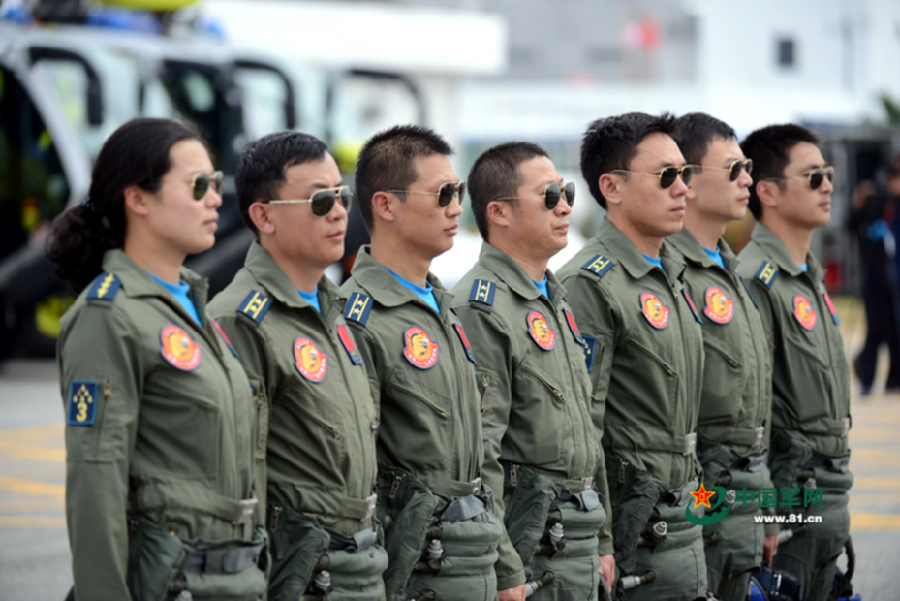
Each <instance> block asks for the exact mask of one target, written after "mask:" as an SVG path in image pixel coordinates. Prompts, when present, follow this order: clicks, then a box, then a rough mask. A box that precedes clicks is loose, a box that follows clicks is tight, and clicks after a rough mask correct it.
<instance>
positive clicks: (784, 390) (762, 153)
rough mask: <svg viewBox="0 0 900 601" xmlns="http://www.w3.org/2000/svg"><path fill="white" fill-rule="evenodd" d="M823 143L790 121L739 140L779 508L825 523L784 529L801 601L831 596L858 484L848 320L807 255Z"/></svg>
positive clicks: (823, 185)
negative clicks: (748, 176)
mask: <svg viewBox="0 0 900 601" xmlns="http://www.w3.org/2000/svg"><path fill="white" fill-rule="evenodd" d="M818 142H819V140H818V138H817V137H816V136H815V135H814V134H813V133H812V132H810V131H809V130H807V129H806V128H804V127H801V126H798V125H793V124H787V125H773V126H770V127H765V128H762V129H760V130H757V131H755V132H753V133H752V134H750V135H749V136H747V138H746V139H745V140H744V142H743V143H742V144H741V148H742V149H743V151H744V154H746V155H747V157H748V158H750V159H753V164H754V168H755V175H756V184H755V185H754V186H753V188H751V191H752V194H751V197H750V210H751V211H752V212H753V215H754V217H756V219H757V221H758V222H759V223H758V224H757V225H756V229H755V230H754V232H753V238H752V240H751V241H750V244H748V245H747V247H746V248H744V250H743V251H742V252H741V254H740V255H739V259H740V261H741V264H740V267H739V268H738V272H739V273H740V274H741V275H742V276H743V277H744V279H745V280H747V283H748V284H749V285H750V288H751V292H752V293H753V296H754V298H756V300H757V302H759V305H760V314H761V315H762V320H763V326H764V327H765V329H766V332H767V334H768V337H769V340H770V341H771V343H772V345H773V346H774V360H773V376H772V442H771V447H772V448H771V451H770V454H769V468H770V470H771V473H772V482H773V484H774V485H775V487H777V489H778V499H777V502H778V511H779V513H788V514H796V513H802V514H803V516H804V519H806V518H807V517H809V516H820V517H821V520H822V521H821V523H809V524H803V525H802V526H803V528H802V529H799V530H798V529H797V528H798V526H787V527H790V528H791V529H792V530H793V532H794V536H793V538H791V539H790V540H789V541H788V542H787V543H785V544H783V545H781V546H780V547H779V548H778V555H776V556H775V561H774V565H775V567H778V568H781V569H784V570H787V571H789V572H791V573H792V574H794V575H795V576H796V577H797V578H798V579H799V580H800V583H801V585H802V586H803V599H804V601H822V600H824V599H825V598H826V596H827V595H828V592H829V590H831V587H832V580H833V578H834V573H835V572H834V569H835V565H836V563H837V558H838V556H839V555H840V554H841V552H842V550H843V548H844V545H845V544H846V542H847V540H848V538H849V536H850V514H849V510H848V507H847V503H848V500H849V495H848V491H849V489H850V488H851V486H852V485H853V474H852V473H851V472H850V471H849V469H848V465H849V462H850V449H849V447H848V444H847V442H848V434H849V431H850V368H849V364H848V362H847V357H846V356H845V354H844V343H843V340H842V338H841V332H840V328H839V327H838V326H839V324H840V322H841V320H840V317H839V316H838V313H837V311H836V310H835V308H834V304H833V303H832V302H831V299H830V298H829V297H828V292H827V291H826V290H825V285H824V282H823V277H824V275H825V273H824V270H823V269H822V266H821V265H820V264H819V262H818V260H816V258H815V257H814V256H813V255H812V253H810V252H809V244H810V239H811V238H812V234H813V231H814V230H815V229H817V228H819V227H822V226H824V225H826V224H827V223H828V221H829V220H830V217H831V213H830V211H831V198H830V195H831V192H832V190H833V189H834V188H833V186H832V185H831V180H832V178H833V177H834V170H833V168H832V167H826V165H825V161H824V160H823V158H822V153H821V152H820V150H819V148H818V147H817V144H818ZM819 495H821V496H819ZM837 592H838V593H842V592H843V591H837Z"/></svg>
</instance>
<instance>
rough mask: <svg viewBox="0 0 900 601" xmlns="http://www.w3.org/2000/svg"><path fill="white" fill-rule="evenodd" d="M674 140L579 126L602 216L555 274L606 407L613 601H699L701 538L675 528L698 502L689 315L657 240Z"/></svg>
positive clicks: (632, 116)
mask: <svg viewBox="0 0 900 601" xmlns="http://www.w3.org/2000/svg"><path fill="white" fill-rule="evenodd" d="M676 131H677V127H676V124H675V120H674V118H672V117H671V116H668V115H663V116H661V117H654V116H651V115H647V114H644V113H628V114H625V115H620V116H615V117H609V118H606V119H600V120H598V121H595V122H594V123H592V124H591V125H590V126H589V128H588V131H587V133H586V134H585V137H584V140H583V142H582V149H581V155H582V159H581V169H582V175H583V176H584V178H585V180H586V181H587V182H588V187H589V188H590V190H591V193H592V195H593V196H594V198H595V199H596V200H597V201H598V202H599V203H600V204H601V206H604V208H605V209H606V217H605V219H604V221H603V223H602V224H601V225H600V229H599V231H598V232H597V235H596V236H595V237H594V238H592V239H590V240H589V241H588V242H587V244H585V246H584V248H582V249H581V250H580V251H579V252H578V253H577V254H576V255H575V256H574V257H573V258H572V259H571V260H570V261H569V262H568V263H567V264H566V265H565V266H564V267H563V268H562V269H561V270H559V278H560V280H561V281H562V283H563V285H564V286H565V287H566V289H568V290H569V295H568V298H569V302H570V303H571V305H572V308H573V309H574V311H575V315H577V316H578V323H579V327H580V328H581V334H582V336H583V337H584V339H585V343H586V348H587V352H588V353H589V356H590V359H589V365H590V370H589V371H590V377H591V382H592V384H593V394H594V396H595V397H597V398H598V399H603V400H605V402H606V416H605V420H604V430H603V449H604V452H605V454H606V474H607V479H608V481H609V493H610V499H611V505H612V511H613V516H612V520H613V522H612V524H613V528H612V530H613V542H614V544H615V550H616V552H615V559H616V565H617V566H618V568H619V571H620V574H621V575H623V576H628V578H620V580H619V586H618V587H617V594H618V596H619V597H621V598H625V599H653V600H655V601H658V600H663V601H667V600H672V601H676V600H677V601H683V600H692V599H695V598H696V597H699V596H702V595H705V594H706V566H705V562H704V555H703V541H702V537H701V529H700V527H699V526H697V525H695V524H692V523H690V522H689V521H688V520H687V511H689V510H690V507H693V506H694V505H695V504H696V503H697V502H698V499H696V497H695V496H694V495H693V494H692V493H694V492H695V491H697V488H698V485H699V481H698V475H699V464H698V462H697V457H696V437H697V433H696V428H697V417H698V412H699V408H700V389H701V384H702V375H703V346H702V340H701V332H700V315H699V313H698V311H697V309H696V307H695V305H694V303H693V300H692V299H691V298H690V295H689V294H688V293H687V290H686V288H685V287H684V283H683V282H684V279H683V278H684V271H685V265H684V264H683V263H681V262H680V261H679V260H678V259H677V256H676V255H677V253H675V255H673V254H672V253H671V252H670V250H669V248H668V246H667V244H666V243H665V241H664V239H665V237H666V236H669V235H671V234H674V233H677V232H679V231H680V230H681V226H682V220H683V217H684V195H685V193H686V192H687V186H686V182H685V181H684V180H685V179H687V180H689V179H690V177H689V173H690V171H689V168H686V170H682V167H683V166H684V158H683V157H682V155H681V152H680V151H679V150H678V146H677V145H676V144H675V142H674V140H673V139H672V137H671V136H672V135H674V134H675V133H676ZM663 522H665V524H663ZM638 579H639V580H638ZM635 582H641V583H642V584H640V585H639V586H637V587H632V585H633V584H635Z"/></svg>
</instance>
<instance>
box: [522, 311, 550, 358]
mask: <svg viewBox="0 0 900 601" xmlns="http://www.w3.org/2000/svg"><path fill="white" fill-rule="evenodd" d="M526 322H527V323H528V333H529V334H531V338H532V339H533V340H534V341H535V343H537V345H538V346H539V347H541V348H542V349H544V350H545V351H549V350H552V349H553V347H554V346H556V330H554V329H553V328H551V327H550V323H549V322H548V321H547V317H546V316H544V314H543V313H541V312H540V311H538V310H537V309H535V310H533V311H530V312H529V313H528V317H527V318H526Z"/></svg>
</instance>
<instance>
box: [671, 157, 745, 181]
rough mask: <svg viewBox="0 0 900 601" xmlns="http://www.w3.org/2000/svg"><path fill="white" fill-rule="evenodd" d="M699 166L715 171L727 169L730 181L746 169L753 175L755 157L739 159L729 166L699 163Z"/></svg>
mask: <svg viewBox="0 0 900 601" xmlns="http://www.w3.org/2000/svg"><path fill="white" fill-rule="evenodd" d="M698 167H700V168H701V169H714V170H715V171H727V172H728V181H730V182H733V181H735V180H736V179H737V178H739V177H740V176H741V171H746V172H747V175H753V159H738V160H736V161H734V162H733V163H731V165H729V166H728V167H709V166H707V165H698ZM685 183H686V182H685Z"/></svg>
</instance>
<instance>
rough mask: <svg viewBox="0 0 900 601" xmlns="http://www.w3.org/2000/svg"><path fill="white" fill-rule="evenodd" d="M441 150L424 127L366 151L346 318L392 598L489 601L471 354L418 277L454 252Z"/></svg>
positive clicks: (451, 194)
mask: <svg viewBox="0 0 900 601" xmlns="http://www.w3.org/2000/svg"><path fill="white" fill-rule="evenodd" d="M450 153H451V150H450V147H449V146H448V145H447V144H446V142H444V141H443V140H442V139H441V138H440V137H439V136H437V135H436V134H434V133H433V132H431V131H430V130H427V129H424V128H420V127H415V126H398V127H394V128H391V129H389V130H387V131H385V132H382V133H379V134H377V135H376V136H374V137H373V138H371V139H370V140H369V141H368V142H367V143H366V144H365V146H364V147H363V149H362V151H361V152H360V157H359V163H358V165H357V172H356V187H357V193H358V196H359V201H358V202H359V206H360V211H361V213H362V215H363V218H364V219H365V221H366V225H367V227H368V228H369V231H370V233H371V235H372V245H371V247H368V246H366V247H363V248H362V249H360V251H359V254H358V256H357V259H356V264H355V265H354V267H353V272H352V276H351V278H350V279H349V280H347V282H345V283H344V285H343V287H342V290H343V292H344V293H345V294H346V295H347V297H348V300H347V305H346V307H345V310H344V319H346V321H347V323H348V324H350V326H351V329H352V330H353V334H354V337H355V338H356V340H357V342H358V344H359V350H360V354H361V355H362V358H363V361H364V363H365V365H366V369H367V370H368V375H369V383H370V387H371V390H372V396H373V398H374V399H375V403H376V407H377V408H378V409H379V412H380V419H381V427H380V428H379V432H378V453H377V458H378V467H379V476H378V478H379V484H378V489H377V490H378V516H379V518H381V519H382V522H383V523H384V525H385V533H386V541H385V546H386V547H387V550H388V554H389V564H388V571H387V573H386V574H385V586H386V589H387V595H388V599H389V600H390V601H408V600H409V599H422V600H424V599H434V598H435V597H437V598H439V599H442V600H459V601H469V600H472V599H484V600H485V601H490V600H492V599H495V598H496V596H497V592H498V591H497V586H498V581H497V575H496V574H495V572H494V564H495V562H496V561H497V556H498V555H497V547H498V545H499V544H500V539H501V536H502V535H503V527H502V524H501V522H500V520H498V519H497V517H496V516H495V515H494V514H493V513H492V505H493V503H492V500H491V495H490V490H489V489H485V488H483V487H482V486H481V464H482V458H483V450H482V442H481V422H480V420H481V399H480V394H479V391H478V389H477V388H476V382H475V369H474V367H475V361H476V354H475V353H473V351H472V348H471V346H470V345H469V343H468V341H467V338H466V332H465V330H464V329H463V327H462V324H461V323H460V322H459V320H458V319H457V318H456V316H455V315H454V313H453V312H452V311H451V310H450V302H451V300H452V297H451V295H450V294H449V293H447V292H446V290H444V288H443V287H442V286H441V284H440V282H439V281H438V280H437V278H435V277H434V276H433V275H431V274H430V273H429V271H428V269H429V266H430V264H431V260H432V259H433V258H434V257H436V256H438V255H440V254H441V253H443V252H445V251H447V250H449V249H450V247H451V246H452V244H453V236H454V235H455V234H456V228H457V227H458V221H457V217H458V216H459V214H460V213H461V212H462V209H461V207H460V201H462V199H463V191H464V188H463V186H464V184H459V183H458V182H457V177H456V174H455V173H454V171H453V169H452V167H451V166H450V161H449V159H448V156H449V154H450ZM523 585H524V574H521V573H520V574H516V575H513V578H512V579H511V583H510V587H514V586H519V587H521V586H523ZM500 593H501V595H503V594H505V593H504V592H503V591H500Z"/></svg>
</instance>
